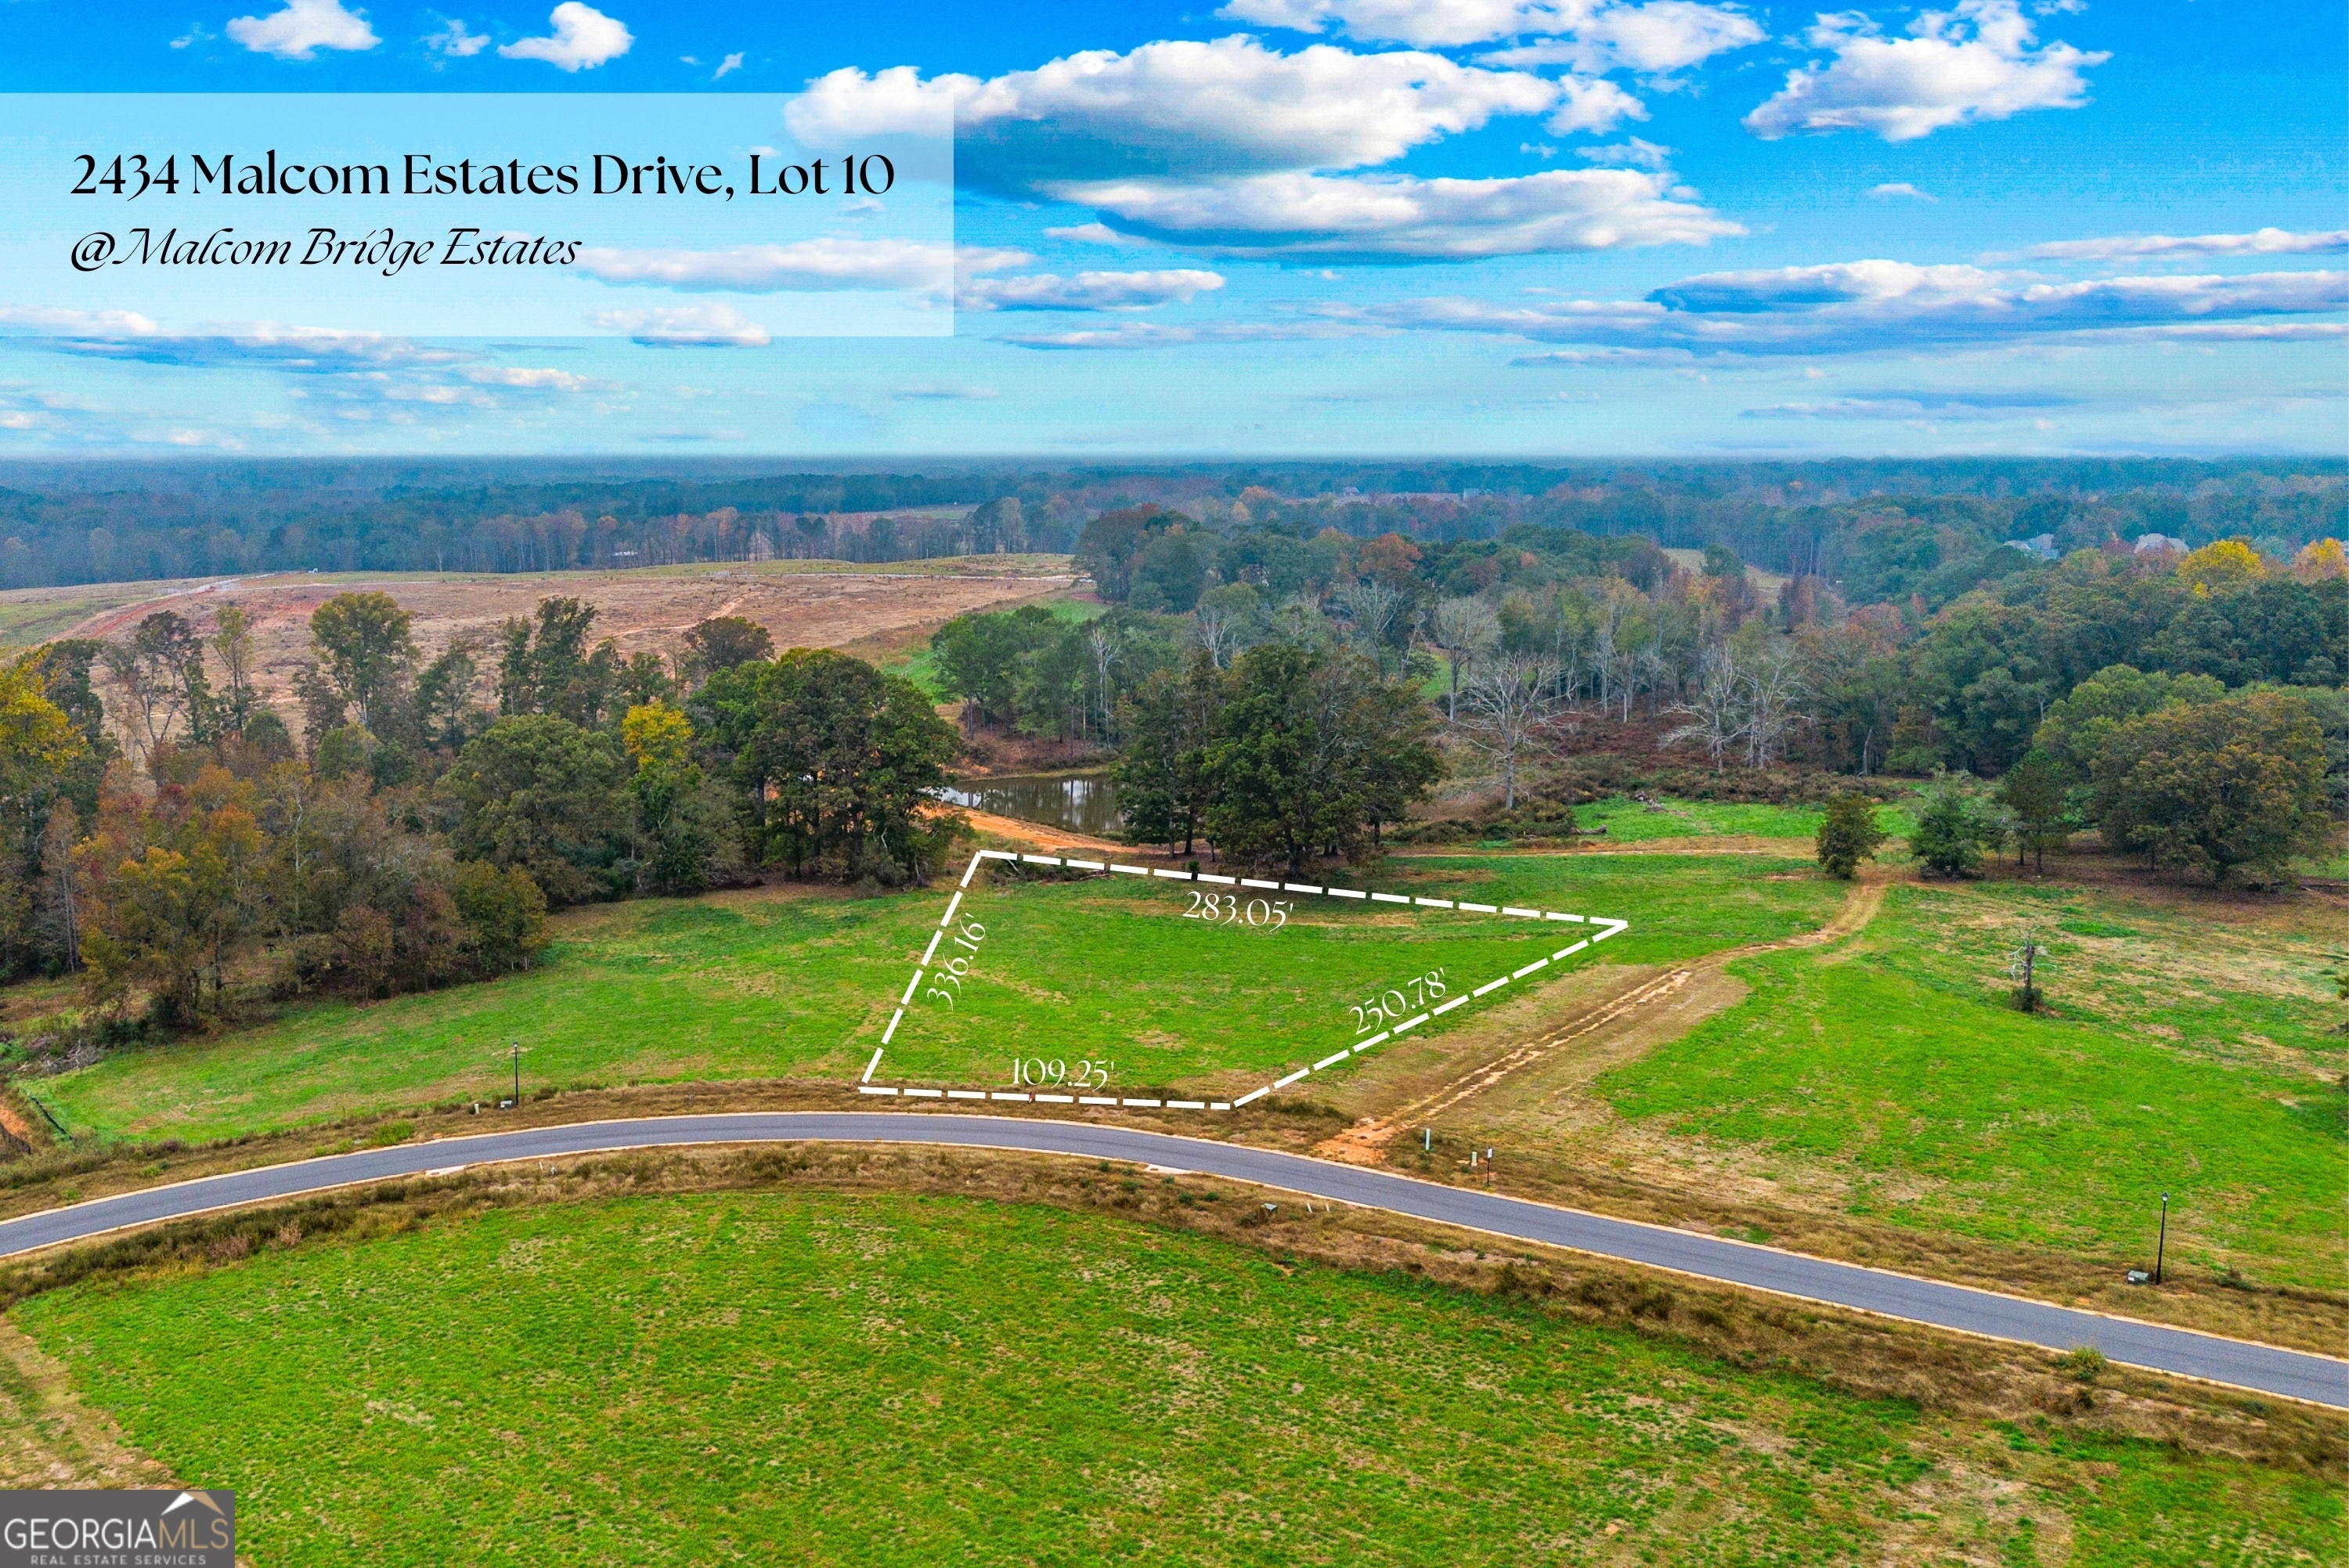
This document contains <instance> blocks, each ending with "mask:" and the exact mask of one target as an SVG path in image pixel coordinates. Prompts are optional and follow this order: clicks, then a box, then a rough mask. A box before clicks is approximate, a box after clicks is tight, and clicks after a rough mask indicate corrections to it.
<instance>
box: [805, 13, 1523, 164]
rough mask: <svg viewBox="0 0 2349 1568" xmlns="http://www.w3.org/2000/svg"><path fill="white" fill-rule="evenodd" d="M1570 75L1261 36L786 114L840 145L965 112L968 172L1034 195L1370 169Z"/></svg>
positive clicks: (816, 139)
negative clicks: (1265, 40)
mask: <svg viewBox="0 0 2349 1568" xmlns="http://www.w3.org/2000/svg"><path fill="white" fill-rule="evenodd" d="M1558 96H1559V90H1558V88H1557V86H1555V85H1554V84H1552V83H1550V82H1547V81H1544V80H1543V79H1541V78H1540V77H1535V76H1531V75H1528V74H1526V73H1524V72H1520V71H1493V70H1482V69H1478V68H1475V67H1469V66H1462V65H1457V64H1454V62H1453V61H1450V60H1447V59H1445V58H1444V57H1442V56H1440V55H1429V54H1421V53H1417V52H1415V51H1409V50H1396V51H1392V52H1389V53H1384V54H1371V55H1357V54H1353V53H1350V51H1348V50H1345V49H1341V48H1337V47H1334V46H1330V45H1315V46H1311V47H1309V48H1305V49H1300V50H1299V51H1298V52H1297V53H1295V54H1293V55H1284V54H1281V53H1279V52H1278V51H1276V50H1272V49H1268V48H1266V47H1265V46H1264V45H1262V44H1261V43H1259V42H1257V40H1256V39H1254V38H1249V37H1241V36H1234V37H1228V38H1218V39H1216V40H1215V41H1213V42H1211V43H1195V42H1188V41H1171V42H1161V43H1154V44H1144V45H1143V46H1140V47H1138V48H1136V49H1133V51H1131V52H1129V53H1127V54H1123V55H1121V54H1116V53H1113V52H1112V51H1109V50H1092V51H1088V52H1086V53H1083V54H1078V55H1071V56H1069V57H1066V58H1063V59H1058V60H1053V61H1051V62H1050V63H1049V64H1047V65H1044V66H1042V67H1038V68H1037V69H1035V70H1030V71H1013V72H1010V73H1009V74H1007V75H1004V76H1000V77H993V78H991V79H988V80H986V81H981V80H979V79H978V77H968V76H943V77H932V78H931V79H930V80H928V81H923V80H921V79H920V78H919V77H918V76H917V75H916V72H915V71H914V69H913V67H909V66H898V67H892V68H890V69H888V70H885V71H881V72H879V73H877V74H875V75H873V76H866V75H865V74H864V72H862V71H859V70H855V69H844V70H838V71H834V72H833V73H832V74H831V75H829V76H825V77H818V78H816V79H815V80H814V81H812V82H811V83H809V84H808V89H807V91H806V92H805V93H803V94H802V95H801V96H800V97H799V98H795V99H793V100H792V105H791V107H790V108H789V110H788V111H787V112H786V116H785V120H786V123H787V124H788V125H789V126H790V127H791V129H792V134H793V135H794V136H796V137H798V138H799V139H801V140H802V141H803V142H806V143H808V144H810V145H814V146H836V145H840V144H841V143H843V142H845V141H848V140H851V139H858V138H864V137H871V136H874V135H880V134H888V133H892V132H907V133H916V134H918V133H924V132H932V131H934V130H935V129H936V125H937V123H938V119H937V117H938V114H939V111H940V107H941V106H942V105H950V106H951V107H952V109H953V113H954V121H955V128H956V131H957V146H956V160H957V173H958V174H959V175H961V176H962V177H964V178H966V179H975V180H976V181H978V182H979V183H982V184H987V185H989V186H992V187H995V188H998V189H1005V190H1011V191H1019V192H1022V193H1028V192H1032V191H1036V190H1038V189H1040V188H1041V187H1042V186H1044V185H1046V184H1049V183H1054V182H1065V181H1075V180H1108V179H1116V178H1121V177H1131V178H1142V179H1164V178H1165V177H1166V175H1167V173H1168V171H1169V170H1182V171H1184V173H1185V175H1187V176H1189V177H1191V178H1194V179H1211V178H1215V177H1217V176H1222V175H1226V174H1235V173H1259V172H1266V171H1269V170H1307V169H1358V168H1364V167H1368V166H1371V165H1374V164H1380V163H1385V162H1387V161H1389V160H1392V159H1396V158H1400V157H1402V155H1403V154H1404V153H1406V152H1409V151H1410V150H1413V148H1416V147H1421V146H1424V145H1425V144H1427V143H1429V142H1432V141H1434V140H1437V139H1440V138H1443V137H1444V136H1449V135H1455V134H1458V133H1460V132H1462V131H1468V130H1475V129H1478V128H1480V127H1482V126H1483V125H1485V123H1486V122H1488V121H1489V120H1491V119H1493V118H1494V117H1495V116H1498V115H1522V114H1539V113H1541V112H1543V111H1544V110H1546V109H1548V108H1551V107H1553V106H1554V105H1555V104H1556V103H1557V98H1558Z"/></svg>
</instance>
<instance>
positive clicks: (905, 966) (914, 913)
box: [41, 855, 1843, 1140]
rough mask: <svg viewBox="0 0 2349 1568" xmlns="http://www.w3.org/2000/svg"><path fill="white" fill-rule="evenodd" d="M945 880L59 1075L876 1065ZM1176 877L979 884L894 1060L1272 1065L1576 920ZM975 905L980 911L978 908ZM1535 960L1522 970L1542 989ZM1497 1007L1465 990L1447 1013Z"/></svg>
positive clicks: (765, 914)
mask: <svg viewBox="0 0 2349 1568" xmlns="http://www.w3.org/2000/svg"><path fill="white" fill-rule="evenodd" d="M1397 864H1398V871H1397V874H1396V877H1395V879H1394V885H1396V886H1398V887H1406V888H1409V889H1411V890H1413V891H1416V892H1423V893H1426V894H1430V895H1432V896H1438V897H1446V898H1465V899H1470V900H1475V901H1477V902H1482V903H1495V904H1503V903H1510V904H1525V905H1531V906H1534V907H1537V908H1547V909H1560V910H1568V911H1575V912H1588V913H1601V914H1615V915H1619V916H1621V917H1623V918H1628V919H1630V921H1631V922H1632V926H1631V929H1630V931H1628V932H1626V933H1625V934H1623V935H1621V936H1619V937H1618V938H1616V939H1614V940H1613V941H1611V942H1609V944H1607V945H1606V946H1605V947H1604V948H1600V949H1596V950H1593V951H1592V953H1591V954H1588V955H1585V956H1583V957H1579V958H1578V959H1575V960H1570V961H1569V963H1571V964H1574V965H1584V964H1588V963H1591V962H1595V961H1606V962H1615V963H1655V962H1661V961H1666V960H1671V959H1676V958H1682V957H1687V956H1690V955H1692V954H1700V953H1704V952H1710V951H1713V950H1716V949H1719V948H1722V947H1725V946H1735V945H1739V944H1744V943H1749V942H1754V941H1758V940H1764V939H1768V938H1773V937H1778V936H1784V935H1787V934H1792V933H1795V932H1799V931H1804V930H1808V929H1812V928H1815V927H1816V925H1818V924H1819V923H1821V922H1823V921H1824V920H1825V919H1826V917H1827V915H1828V913H1830V912H1831V911H1832V910H1833V909H1834V908H1835V907H1836V905H1837V903H1838V902H1839V901H1840V900H1841V898H1842V896H1843V890H1842V888H1841V887H1840V886H1838V885H1837V884H1835V883H1831V882H1826V881H1825V880H1824V879H1822V878H1821V877H1819V876H1818V874H1817V873H1816V871H1815V870H1812V869H1810V868H1808V867H1806V866H1805V865H1804V864H1803V863H1802V862H1800V861H1774V860H1768V859H1764V858H1757V857H1751V856H1745V857H1738V858H1737V859H1736V860H1734V861H1729V860H1718V859H1703V858H1694V857H1682V856H1671V855H1656V856H1640V857H1631V856H1623V857H1612V858H1610V857H1578V858H1566V857H1557V858H1551V859H1532V858H1526V859H1515V860H1512V859H1508V858H1506V857H1491V858H1485V859H1481V860H1480V859H1478V858H1475V857H1473V856H1445V857H1414V858H1413V859H1411V860H1410V861H1399V862H1397ZM947 897H948V893H947V890H946V889H944V888H940V889H937V890H934V891H932V892H926V893H918V894H908V895H902V896H892V897H885V898H874V899H856V898H850V897H845V896H841V895H837V894H830V893H823V894H818V893H810V892H801V891H796V890H762V891H759V892H750V893H738V894H726V895H719V896H716V897H711V898H708V899H703V900H698V901H692V902H652V901H647V902H645V903H633V904H626V905H622V906H618V907H616V908H611V909H605V910H598V911H592V912H587V913H582V914H579V915H576V916H574V917H570V918H568V919H567V920H566V921H565V923H564V926H563V935H562V940H561V941H560V942H559V943H558V944H557V945H556V947H555V949H554V952H553V953H552V954H551V955H550V957H549V960H548V961H547V962H546V963H545V964H544V965H543V966H542V967H541V968H539V969H538V970H536V971H534V972H533V973H531V974H528V975H516V976H513V977H512V978H509V979H506V980H502V981H498V982H496V983H494V984H491V985H474V986H466V987H460V988H458V989H454V990H450V991H446V992H440V993H436V994H431V995H419V996H406V997H399V998H396V999H394V1000H391V1001H388V1002H380V1003H375V1004H371V1005H367V1006H357V1005H353V1004H350V1003H346V1002H326V1003H317V1004H311V1005H306V1006H298V1007H296V1008H295V1009H293V1010H292V1011H291V1012H289V1013H288V1014H287V1015H286V1016H284V1017H282V1018H281V1019H279V1020H278V1021H276V1022H274V1023H272V1024H269V1025H267V1026H262V1027H258V1028H253V1029H247V1030H243V1031H238V1032H235V1033H231V1034H226V1035H222V1036H220V1037H213V1038H210V1039H200V1040H183V1041H176V1042H171V1043H168V1044H162V1045H157V1046H153V1047H143V1048H137V1049H132V1050H128V1051H124V1052H122V1053H120V1054H119V1055H116V1056H113V1057H109V1058H108V1059H106V1060H104V1061H102V1062H100V1063H99V1064H98V1065H97V1066H96V1067H93V1068H86V1069H84V1070H82V1071H80V1072H78V1073H71V1074H67V1075H64V1076H62V1077H59V1078H53V1079H48V1080H46V1081H45V1082H44V1084H43V1086H42V1089H41V1093H42V1095H43V1097H44V1099H47V1100H48V1102H49V1103H50V1105H51V1106H52V1107H54V1108H55V1109H56V1110H57V1114H58V1115H59V1116H60V1117H62V1118H63V1119H65V1121H66V1122H67V1125H68V1126H69V1127H72V1128H74V1129H75V1130H77V1131H78V1132H83V1131H88V1132H97V1133H99V1134H101V1135H105V1136H123V1135H129V1136H138V1137H143V1138H163V1137H174V1138H181V1139H187V1140H200V1139H212V1138H221V1137H228V1136H233V1135H235V1134H238V1133H243V1132H250V1131H257V1130H268V1129H275V1128H282V1127H286V1126H292V1125H298V1124H301V1123H305V1122H313V1121H317V1120H322V1119H332V1118H335V1117H337V1116H344V1115H349V1114H353V1113H356V1112H358V1111H361V1110H366V1109H383V1108H391V1107H401V1106H415V1105H425V1104H432V1103H436V1102H440V1101H444V1100H449V1099H474V1098H481V1099H494V1098H496V1096H497V1095H498V1094H499V1093H500V1092H502V1091H501V1089H500V1088H499V1086H500V1085H501V1084H502V1083H504V1082H505V1081H506V1078H505V1076H504V1069H505V1062H506V1057H505V1055H504V1053H505V1049H506V1047H507V1044H508V1042H509V1041H512V1040H515V1039H519V1040H521V1041H522V1042H523V1045H524V1046H525V1047H527V1052H526V1054H525V1055H524V1057H523V1079H524V1087H525V1088H535V1087H544V1086H548V1085H554V1086H559V1087H579V1086H585V1085H609V1084H616V1083H626V1082H644V1081H657V1080H678V1079H717V1078H773V1077H791V1076H822V1077H829V1078H835V1079H838V1080H841V1081H846V1080H848V1079H851V1078H854V1077H855V1076H856V1075H857V1074H858V1073H859V1072H861V1071H863V1070H864V1065H865V1062H866V1060H867V1058H868V1057H870V1055H871V1053H872V1051H873V1048H874V1046H875V1045H877V1044H878V1043H879V1040H880V1036H881V1032H882V1030H883V1028H884V1026H885V1025H886V1023H887V1021H888V1018H889V1014H890V1010H891V1007H892V1006H893V1004H894V1003H895V1001H896V999H897V997H898V995H900V994H901V993H902V992H903V991H904V988H905V982H906V980H907V979H908V977H909V976H910V975H911V974H912V970H913V965H914V961H915V960H916V959H917V958H918V957H920V955H921V954H922V952H923V949H924V946H925V944H926V943H927V942H928V940H929V937H930V934H931V932H932V931H933V930H935V929H936V923H937V921H938V918H939V916H940V915H941V914H942V913H944V911H945V906H946V902H947ZM1190 902H1191V901H1190V898H1189V896H1188V894H1187V892H1185V889H1184V887H1183V886H1182V885H1181V884H1174V883H1168V882H1149V883H1143V882H1135V881H1133V880H1130V879H1125V878H1118V879H1112V880H1106V881H1104V880H1094V881H1088V882H1070V883H1058V884H1035V883H1030V884H1023V885H1017V886H1013V885H1011V884H1009V883H994V884H990V885H988V886H983V887H978V888H975V889H974V891H973V893H972V895H971V897H970V898H968V900H967V901H966V905H965V910H966V913H967V916H968V918H970V919H974V920H977V921H978V923H980V924H981V925H982V926H983V927H985V928H986V932H987V934H986V935H985V936H984V937H983V938H981V939H980V951H979V953H978V956H977V957H976V959H974V960H971V961H970V962H971V965H972V973H971V979H970V980H969V982H968V984H967V985H966V986H965V995H966V999H965V1000H964V1002H963V1003H962V1004H961V1006H959V1007H957V1008H956V1009H954V1010H953V1011H951V1012H948V1011H944V1010H941V1009H940V1007H939V1006H938V1005H937V1004H936V1002H933V1001H930V1000H929V999H927V998H917V999H916V1000H917V1006H916V1007H915V1008H914V1010H913V1011H911V1012H910V1013H909V1014H908V1016H907V1018H906V1021H905V1024H904V1025H903V1026H901V1027H900V1028H899V1030H898V1033H897V1035H896V1037H895V1039H894V1040H893V1041H892V1042H891V1045H890V1054H889V1057H888V1058H887V1064H886V1067H887V1070H886V1071H885V1074H884V1075H883V1076H884V1077H885V1078H910V1079H913V1080H915V1081H922V1080H925V1079H927V1080H930V1081H936V1082H943V1083H949V1084H966V1083H976V1084H982V1085H986V1084H993V1085H998V1086H1002V1087H1009V1079H1010V1073H1011V1065H1010V1064H1011V1059H1012V1057H1013V1056H1014V1055H1015V1054H1019V1055H1027V1056H1037V1057H1040V1059H1055V1058H1057V1059H1061V1060H1066V1061H1070V1062H1072V1063H1073V1062H1074V1061H1077V1060H1080V1059H1098V1058H1102V1057H1106V1058H1107V1059H1108V1060H1110V1061H1112V1063H1114V1064H1115V1066H1114V1067H1113V1068H1112V1087H1113V1088H1121V1089H1127V1090H1132V1089H1135V1088H1142V1087H1144V1086H1153V1087H1164V1086H1168V1085H1181V1086H1185V1087H1187V1088H1195V1089H1198V1090H1201V1091H1202V1092H1206V1093H1218V1092H1225V1091H1227V1090H1235V1089H1245V1088H1253V1087H1254V1086H1255V1085H1256V1084H1257V1083H1259V1082H1262V1081H1263V1080H1264V1078H1265V1076H1266V1075H1267V1074H1270V1073H1278V1072H1282V1071H1286V1070H1288V1069H1290V1068H1295V1067H1298V1066H1302V1065H1304V1064H1306V1063H1308V1062H1310V1061H1312V1060H1315V1059H1317V1058H1319V1057H1323V1056H1326V1055H1327V1054H1328V1053H1330V1052H1331V1051H1333V1050H1336V1049H1338V1048H1339V1047H1341V1046H1344V1045H1346V1044H1348V1043H1350V1041H1351V1040H1353V1039H1354V1038H1356V1037H1357V1036H1356V1031H1355V1018H1354V1016H1353V1014H1352V1013H1351V1012H1350V1010H1349V1005H1350V1004H1352V1003H1355V1002H1359V1001H1361V1000H1362V999H1363V998H1364V997H1367V996H1372V995H1377V994H1379V993H1381V992H1383V991H1384V990H1386V989H1388V988H1390V987H1399V986H1403V985H1406V984H1407V983H1408V982H1409V981H1410V980H1411V979H1412V978H1413V976H1415V975H1425V974H1427V973H1429V972H1430V971H1432V970H1435V969H1443V970H1444V971H1445V975H1446V979H1447V982H1456V981H1457V980H1459V979H1461V978H1466V979H1468V980H1469V982H1470V984H1472V985H1474V984H1476V983H1479V982H1481V981H1482V980H1484V979H1486V978H1490V977H1492V976H1493V975H1499V974H1506V973H1507V972H1508V971H1509V970H1511V969H1512V968H1515V967H1516V966H1519V965H1523V964H1524V963H1526V961H1527V960H1528V959H1529V958H1530V957H1532V956H1535V955H1537V954H1541V953H1547V952H1550V951H1553V950H1555V949H1556V948H1557V947H1559V946H1562V945H1564V944H1565V942H1566V941H1567V940H1570V939H1571V938H1567V937H1561V936H1559V935H1558V934H1559V933H1561V932H1566V931H1568V930H1570V929H1572V928H1569V927H1567V926H1563V925H1559V924H1556V923H1542V924H1539V925H1537V924H1536V923H1532V922H1527V921H1522V920H1502V919H1499V918H1496V917H1476V916H1464V915H1458V914H1444V913H1426V912H1423V913H1383V914H1376V915H1374V914H1372V913H1370V910H1371V909H1375V908H1377V907H1379V906H1367V907H1365V906H1362V905H1344V904H1340V903H1337V902H1336V901H1332V900H1323V899H1312V900H1300V901H1299V903H1298V907H1297V910H1296V913H1295V914H1294V916H1293V917H1292V919H1291V920H1290V921H1289V923H1288V924H1287V925H1286V926H1285V927H1284V928H1283V929H1281V930H1278V931H1266V930H1262V929H1256V930H1251V929H1248V928H1247V927H1246V926H1245V925H1240V926H1223V925H1218V926H1216V927H1214V928H1213V929H1210V928H1207V927H1206V925H1205V924H1203V923H1201V922H1199V921H1195V920H1189V919H1185V918H1184V911H1185V909H1186V908H1187V907H1189V905H1190ZM957 923H958V924H959V923H960V921H959V918H958V921H957ZM1522 985H1523V983H1520V984H1519V985H1513V986H1512V987H1510V989H1509V992H1508V993H1507V994H1508V995H1517V994H1519V993H1520V992H1521V990H1522ZM1475 1016H1476V1009H1475V1008H1474V1007H1463V1008H1461V1009H1458V1010H1457V1011H1455V1012H1454V1013H1452V1014H1451V1015H1449V1016H1447V1017H1446V1018H1444V1019H1439V1020H1437V1021H1436V1022H1435V1023H1434V1024H1433V1025H1430V1026H1428V1029H1429V1031H1430V1032H1435V1031H1439V1030H1441V1029H1442V1028H1444V1027H1445V1026H1449V1025H1453V1024H1456V1023H1458V1022H1461V1021H1464V1020H1466V1019H1470V1018H1473V1017H1475Z"/></svg>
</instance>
